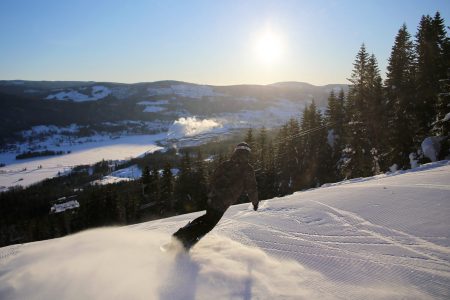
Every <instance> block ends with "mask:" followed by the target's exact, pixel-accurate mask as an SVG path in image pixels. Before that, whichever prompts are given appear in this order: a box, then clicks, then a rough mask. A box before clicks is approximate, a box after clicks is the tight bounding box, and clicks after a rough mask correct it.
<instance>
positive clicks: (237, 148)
mask: <svg viewBox="0 0 450 300" xmlns="http://www.w3.org/2000/svg"><path fill="white" fill-rule="evenodd" d="M237 150H247V151H248V152H252V149H250V147H247V146H237V147H236V148H235V149H234V151H237Z"/></svg>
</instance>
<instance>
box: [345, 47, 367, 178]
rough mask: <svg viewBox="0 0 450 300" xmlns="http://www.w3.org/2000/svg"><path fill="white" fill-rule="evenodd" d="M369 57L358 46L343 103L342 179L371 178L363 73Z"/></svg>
mask: <svg viewBox="0 0 450 300" xmlns="http://www.w3.org/2000/svg"><path fill="white" fill-rule="evenodd" d="M368 65H369V54H368V53H367V51H366V47H365V45H364V44H362V46H361V48H360V50H359V52H358V54H357V55H356V59H355V62H354V63H353V71H352V76H351V78H350V79H349V81H350V82H351V83H352V86H351V87H350V90H349V92H348V97H347V102H346V113H347V119H348V123H347V124H346V126H345V132H346V136H345V144H346V146H345V148H344V149H343V150H342V152H343V153H342V166H341V170H342V171H343V175H344V177H360V176H369V175H371V174H372V160H371V157H370V150H371V147H370V146H371V145H370V138H369V136H368V135H369V130H368V126H367V122H366V120H365V119H364V118H365V117H366V112H367V109H368V108H367V99H368V96H369V93H368V78H367V69H368Z"/></svg>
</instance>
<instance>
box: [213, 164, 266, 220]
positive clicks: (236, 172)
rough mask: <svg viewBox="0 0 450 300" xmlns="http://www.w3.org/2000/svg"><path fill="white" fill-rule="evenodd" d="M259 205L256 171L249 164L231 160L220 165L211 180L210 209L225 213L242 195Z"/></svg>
mask: <svg viewBox="0 0 450 300" xmlns="http://www.w3.org/2000/svg"><path fill="white" fill-rule="evenodd" d="M243 193H244V194H247V195H248V197H249V199H250V201H251V202H252V203H253V204H258V189H257V186H256V178H255V171H254V170H253V168H252V166H250V165H249V164H248V163H247V162H243V161H239V160H235V159H233V158H232V159H230V160H227V161H225V162H223V163H222V164H220V165H219V166H218V167H217V169H216V170H215V172H214V175H213V177H212V179H211V187H210V193H209V199H208V208H210V209H214V210H216V211H219V212H225V211H226V210H227V209H228V207H229V206H230V205H233V204H234V203H236V201H237V200H238V199H239V197H240V196H241V195H242V194H243Z"/></svg>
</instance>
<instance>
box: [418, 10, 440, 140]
mask: <svg viewBox="0 0 450 300" xmlns="http://www.w3.org/2000/svg"><path fill="white" fill-rule="evenodd" d="M437 17H438V19H436V20H434V19H433V18H432V17H430V16H429V15H427V16H422V19H421V20H420V23H419V28H418V31H417V34H416V53H417V81H416V86H417V103H416V107H415V111H416V118H417V120H418V121H419V132H418V134H419V135H418V138H419V139H418V142H420V141H421V140H422V139H423V138H424V137H426V136H427V135H428V134H429V132H430V129H431V127H432V124H433V123H434V122H435V121H436V104H437V93H436V91H438V89H439V79H441V78H443V77H442V69H443V66H442V61H441V60H442V49H440V42H439V33H438V31H439V30H438V28H439V26H440V16H439V15H437ZM444 30H445V29H444Z"/></svg>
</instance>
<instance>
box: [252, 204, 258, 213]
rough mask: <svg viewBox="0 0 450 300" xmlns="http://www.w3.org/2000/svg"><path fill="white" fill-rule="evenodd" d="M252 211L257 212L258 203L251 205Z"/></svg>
mask: <svg viewBox="0 0 450 300" xmlns="http://www.w3.org/2000/svg"><path fill="white" fill-rule="evenodd" d="M253 210H254V211H257V210H258V202H256V204H255V203H253Z"/></svg>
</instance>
